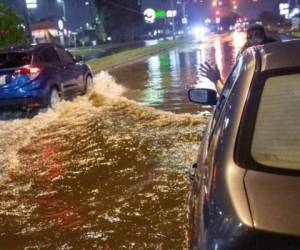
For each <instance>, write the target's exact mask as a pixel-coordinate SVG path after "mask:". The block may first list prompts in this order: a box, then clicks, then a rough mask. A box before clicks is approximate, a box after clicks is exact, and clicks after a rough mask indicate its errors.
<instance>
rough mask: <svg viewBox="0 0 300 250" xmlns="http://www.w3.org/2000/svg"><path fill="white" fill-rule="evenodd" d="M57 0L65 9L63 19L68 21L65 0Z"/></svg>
mask: <svg viewBox="0 0 300 250" xmlns="http://www.w3.org/2000/svg"><path fill="white" fill-rule="evenodd" d="M57 2H58V3H59V4H61V6H62V10H63V19H64V22H65V23H66V22H67V16H66V5H65V0H57Z"/></svg>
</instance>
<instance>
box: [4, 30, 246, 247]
mask: <svg viewBox="0 0 300 250" xmlns="http://www.w3.org/2000/svg"><path fill="white" fill-rule="evenodd" d="M242 43H243V36H242V35H241V34H239V35H237V34H235V35H231V36H225V35H224V36H214V37H210V38H209V39H208V40H207V41H206V42H204V43H201V44H193V43H189V44H187V45H186V46H183V47H180V48H175V49H171V50H169V51H165V52H162V53H160V54H159V55H155V56H152V57H150V58H149V59H147V60H146V61H145V62H140V63H137V64H133V65H129V66H126V67H123V68H119V69H115V70H113V71H112V72H110V73H107V72H102V73H100V74H99V75H97V76H96V77H95V86H94V89H93V92H92V93H91V95H90V96H83V97H78V98H77V99H76V100H74V101H73V102H64V103H61V104H60V105H59V106H58V107H57V108H56V110H54V111H48V112H46V113H41V114H39V115H37V116H36V117H34V118H33V119H15V120H12V121H0V128H1V129H0V145H1V146H0V153H1V154H0V165H1V178H0V224H1V227H0V249H182V248H184V247H185V242H186V241H185V237H186V235H185V228H186V199H187V194H188V180H187V175H186V171H187V169H188V167H189V166H190V165H191V164H192V163H193V162H194V160H195V158H196V154H197V151H198V147H199V144H200V141H201V138H202V135H203V132H204V130H205V126H206V124H207V118H206V117H205V116H203V112H204V111H207V112H209V111H210V110H209V109H207V108H201V107H199V106H197V105H192V104H189V103H188V101H187V97H186V91H187V89H188V88H190V87H195V86H208V87H209V86H210V87H212V86H211V84H210V83H208V82H205V81H204V79H202V78H201V77H200V72H199V65H200V63H201V62H203V61H205V60H210V61H212V62H216V63H217V64H218V65H219V66H220V68H221V71H222V74H223V75H224V76H225V75H227V74H228V72H229V71H230V68H231V65H232V64H233V62H234V60H235V56H236V54H237V52H238V49H239V47H240V46H241V45H242ZM112 76H114V78H115V79H114V78H113V77H112Z"/></svg>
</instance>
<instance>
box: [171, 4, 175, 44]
mask: <svg viewBox="0 0 300 250" xmlns="http://www.w3.org/2000/svg"><path fill="white" fill-rule="evenodd" d="M171 11H172V12H173V11H174V0H171ZM172 33H173V39H174V40H175V39H176V27H175V15H174V14H173V15H172Z"/></svg>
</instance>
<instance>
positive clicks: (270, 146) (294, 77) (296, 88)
mask: <svg viewBox="0 0 300 250" xmlns="http://www.w3.org/2000/svg"><path fill="white" fill-rule="evenodd" d="M299 82H300V74H290V75H281V76H274V77H270V78H268V79H267V81H266V84H265V87H264V90H263V93H262V97H261V101H260V106H259V110H258V115H257V120H256V125H255V129H254V135H253V141H252V148H251V153H252V157H253V158H254V160H255V161H257V162H258V163H260V164H263V165H267V166H270V167H276V168H285V169H297V170H300V154H299V152H300V117H299V109H300V84H299Z"/></svg>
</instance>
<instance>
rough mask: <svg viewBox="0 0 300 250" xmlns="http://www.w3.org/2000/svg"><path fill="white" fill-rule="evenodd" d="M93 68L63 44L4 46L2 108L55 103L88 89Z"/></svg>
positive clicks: (0, 64)
mask: <svg viewBox="0 0 300 250" xmlns="http://www.w3.org/2000/svg"><path fill="white" fill-rule="evenodd" d="M92 80H93V78H92V71H91V69H90V68H89V66H88V65H86V64H84V63H83V62H82V58H81V57H76V58H74V57H73V56H72V55H71V54H70V53H69V52H68V51H66V50H65V49H64V48H63V47H61V46H59V45H55V44H40V45H32V46H27V47H16V48H9V49H5V50H0V111H3V110H15V109H23V110H33V109H40V108H45V107H51V108H52V107H54V106H55V105H56V104H57V103H58V102H59V101H60V100H62V99H70V98H72V97H74V96H76V95H80V94H84V93H86V92H87V91H88V90H89V89H90V88H91V86H92Z"/></svg>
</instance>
